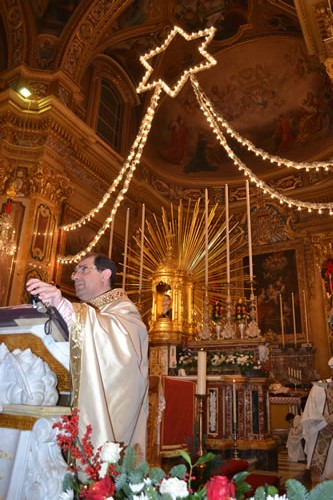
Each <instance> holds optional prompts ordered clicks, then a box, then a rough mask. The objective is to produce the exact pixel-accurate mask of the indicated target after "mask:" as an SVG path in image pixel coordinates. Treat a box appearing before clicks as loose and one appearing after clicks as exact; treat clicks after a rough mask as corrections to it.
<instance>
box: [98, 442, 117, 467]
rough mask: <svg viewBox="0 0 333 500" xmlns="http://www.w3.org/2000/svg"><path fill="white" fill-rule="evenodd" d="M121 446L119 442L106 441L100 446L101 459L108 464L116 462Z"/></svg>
mask: <svg viewBox="0 0 333 500" xmlns="http://www.w3.org/2000/svg"><path fill="white" fill-rule="evenodd" d="M121 450H122V448H121V446H120V445H119V443H111V442H107V443H105V444H104V445H103V446H102V450H101V455H100V457H101V460H102V461H103V462H108V463H109V464H116V463H117V462H118V461H119V459H120V452H121Z"/></svg>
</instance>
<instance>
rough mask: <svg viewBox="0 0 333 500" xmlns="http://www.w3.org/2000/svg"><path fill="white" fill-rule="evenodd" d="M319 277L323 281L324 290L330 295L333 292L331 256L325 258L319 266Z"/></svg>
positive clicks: (332, 260) (332, 259) (332, 261)
mask: <svg viewBox="0 0 333 500" xmlns="http://www.w3.org/2000/svg"><path fill="white" fill-rule="evenodd" d="M321 277H322V278H323V280H324V283H325V290H326V292H327V294H328V295H329V297H331V296H332V294H333V258H329V259H326V260H325V262H324V263H323V265H322V266H321Z"/></svg>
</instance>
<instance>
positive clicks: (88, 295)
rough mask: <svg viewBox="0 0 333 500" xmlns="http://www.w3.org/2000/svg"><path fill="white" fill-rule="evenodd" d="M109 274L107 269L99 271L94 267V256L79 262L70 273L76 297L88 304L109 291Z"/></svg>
mask: <svg viewBox="0 0 333 500" xmlns="http://www.w3.org/2000/svg"><path fill="white" fill-rule="evenodd" d="M110 272H111V271H110V270H108V269H104V270H103V271H99V270H98V269H97V268H96V266H95V257H94V256H91V257H86V258H85V259H83V260H81V261H80V262H79V263H78V264H77V265H76V266H75V268H74V271H73V273H72V280H73V281H74V286H75V292H76V296H77V297H78V298H79V299H80V300H82V301H84V302H89V301H90V300H92V299H95V298H96V297H98V296H99V295H101V294H102V293H105V292H107V291H108V290H110V281H109V277H110Z"/></svg>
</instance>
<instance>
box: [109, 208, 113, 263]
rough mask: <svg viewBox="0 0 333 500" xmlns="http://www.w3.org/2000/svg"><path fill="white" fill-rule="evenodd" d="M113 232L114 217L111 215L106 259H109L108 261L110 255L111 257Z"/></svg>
mask: <svg viewBox="0 0 333 500" xmlns="http://www.w3.org/2000/svg"><path fill="white" fill-rule="evenodd" d="M113 231H114V215H113V217H112V221H111V229H110V239H109V253H108V257H109V259H111V255H112V244H113Z"/></svg>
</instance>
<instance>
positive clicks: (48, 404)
mask: <svg viewBox="0 0 333 500" xmlns="http://www.w3.org/2000/svg"><path fill="white" fill-rule="evenodd" d="M67 338H68V332H67V328H66V325H65V324H64V323H63V321H62V319H61V317H59V315H58V314H57V312H56V311H55V310H53V309H49V308H45V310H42V311H38V310H37V309H36V308H34V307H32V306H30V305H22V306H13V307H7V308H1V309H0V387H1V390H0V408H1V409H0V442H1V453H0V472H1V473H0V498H10V499H11V500H16V499H17V500H28V499H29V498H36V499H42V498H48V499H49V500H51V499H53V498H54V499H56V498H58V496H59V492H60V491H61V489H62V478H63V475H64V472H65V471H66V463H65V462H64V460H63V458H62V456H61V453H60V449H58V447H57V446H56V443H55V436H56V431H55V429H53V427H52V425H53V422H54V421H55V420H56V419H58V418H59V416H61V415H64V414H69V413H70V408H69V395H70V378H69V343H68V341H67ZM51 478H52V481H51Z"/></svg>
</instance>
